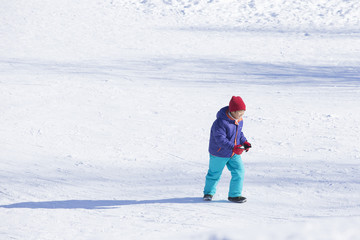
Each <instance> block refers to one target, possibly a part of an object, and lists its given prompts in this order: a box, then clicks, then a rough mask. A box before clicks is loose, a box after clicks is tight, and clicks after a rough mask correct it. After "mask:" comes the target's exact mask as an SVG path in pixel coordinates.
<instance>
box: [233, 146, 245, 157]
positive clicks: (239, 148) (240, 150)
mask: <svg viewBox="0 0 360 240" xmlns="http://www.w3.org/2000/svg"><path fill="white" fill-rule="evenodd" d="M244 150H245V148H243V147H242V145H235V147H234V149H233V153H235V154H237V155H240V154H242V152H243V151H244Z"/></svg>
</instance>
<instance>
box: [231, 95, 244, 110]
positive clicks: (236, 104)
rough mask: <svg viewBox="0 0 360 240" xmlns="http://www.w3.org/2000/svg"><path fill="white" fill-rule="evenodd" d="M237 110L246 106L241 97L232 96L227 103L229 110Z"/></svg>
mask: <svg viewBox="0 0 360 240" xmlns="http://www.w3.org/2000/svg"><path fill="white" fill-rule="evenodd" d="M239 110H246V106H245V103H244V101H243V100H242V98H241V97H237V96H233V97H232V98H231V100H230V103H229V111H230V112H236V111H239Z"/></svg>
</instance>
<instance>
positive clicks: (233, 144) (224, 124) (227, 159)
mask: <svg viewBox="0 0 360 240" xmlns="http://www.w3.org/2000/svg"><path fill="white" fill-rule="evenodd" d="M245 110H246V106H245V103H244V101H243V100H242V98H241V97H236V96H233V97H232V98H231V100H230V103H229V106H226V107H223V108H222V109H220V110H219V112H218V113H217V115H216V118H217V119H216V120H215V121H214V123H213V125H212V127H211V133H210V143H209V152H210V162H209V170H208V173H207V175H206V182H205V188H204V200H205V201H211V200H212V197H213V195H214V194H215V192H216V185H217V184H218V182H219V180H220V176H221V173H222V171H223V169H224V167H225V166H227V168H228V169H229V171H230V172H231V181H230V188H229V197H228V200H229V201H231V202H237V203H243V202H246V198H245V197H243V196H241V192H242V188H243V181H244V165H243V163H242V160H241V156H240V154H241V153H242V152H243V151H244V150H245V151H246V152H247V151H248V150H249V148H251V144H250V143H249V142H248V141H247V140H246V138H245V136H244V134H243V132H242V127H243V118H242V116H243V115H244V113H245Z"/></svg>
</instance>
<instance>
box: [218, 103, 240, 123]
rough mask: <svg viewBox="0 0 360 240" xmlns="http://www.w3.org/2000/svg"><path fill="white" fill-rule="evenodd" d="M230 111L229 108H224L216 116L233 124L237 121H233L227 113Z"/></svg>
mask: <svg viewBox="0 0 360 240" xmlns="http://www.w3.org/2000/svg"><path fill="white" fill-rule="evenodd" d="M228 111H229V106H226V107H223V108H222V109H220V110H219V111H218V112H217V114H216V118H219V119H223V120H227V121H229V122H233V121H235V120H231V119H230V118H229V117H228V116H227V115H226V113H227V112H228Z"/></svg>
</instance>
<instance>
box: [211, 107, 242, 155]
mask: <svg viewBox="0 0 360 240" xmlns="http://www.w3.org/2000/svg"><path fill="white" fill-rule="evenodd" d="M216 118H217V119H216V120H215V121H214V123H213V125H212V127H211V133H210V143H209V152H210V154H211V155H214V156H216V157H231V156H232V155H233V148H234V146H235V145H238V144H241V145H243V144H244V142H246V138H245V136H244V134H243V132H242V127H243V120H242V119H240V121H238V123H236V121H235V120H233V119H231V118H230V116H229V107H228V106H227V107H223V108H222V109H220V110H219V112H218V113H217V115H216Z"/></svg>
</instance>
